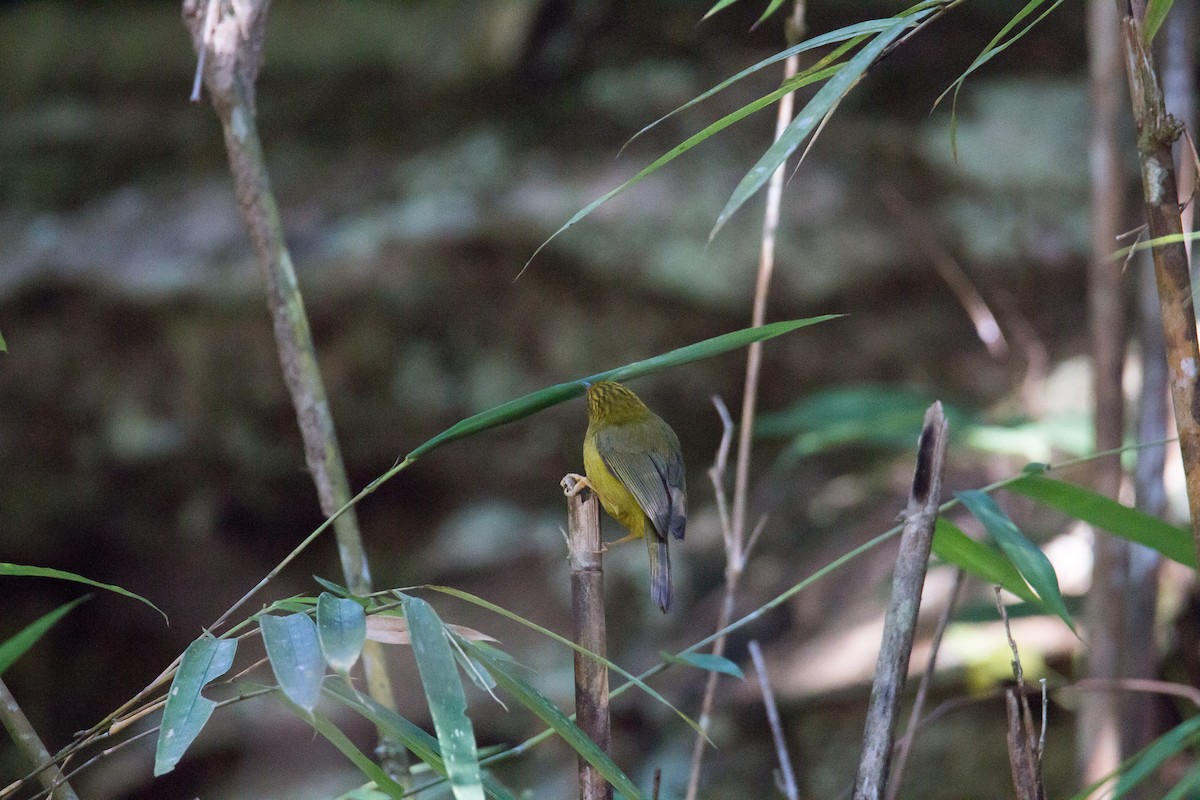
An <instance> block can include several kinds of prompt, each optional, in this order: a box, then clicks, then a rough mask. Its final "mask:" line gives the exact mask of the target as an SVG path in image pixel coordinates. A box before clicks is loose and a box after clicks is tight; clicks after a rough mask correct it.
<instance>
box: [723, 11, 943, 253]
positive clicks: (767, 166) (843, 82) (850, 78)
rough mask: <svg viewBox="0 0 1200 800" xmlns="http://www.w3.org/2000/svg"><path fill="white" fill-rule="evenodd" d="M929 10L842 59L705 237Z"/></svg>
mask: <svg viewBox="0 0 1200 800" xmlns="http://www.w3.org/2000/svg"><path fill="white" fill-rule="evenodd" d="M929 13H931V12H930V11H929V10H925V11H921V12H918V13H915V14H912V15H910V16H907V17H900V18H899V19H897V20H896V21H895V22H894V23H893V24H892V25H891V26H890V27H889V28H887V30H885V31H884V32H882V33H880V34H878V35H876V36H875V38H874V39H872V40H871V41H870V42H869V43H868V44H866V45H864V46H863V48H862V49H861V50H859V51H858V52H857V53H855V54H854V57H853V58H851V59H850V60H849V61H848V62H846V64H845V66H843V67H842V68H841V69H840V70H838V73H837V74H836V75H834V76H833V77H831V78H830V79H829V80H828V81H826V82H825V85H824V86H822V87H821V89H820V90H819V91H818V92H817V93H816V95H814V96H813V98H812V99H811V100H809V101H808V104H807V105H805V106H804V108H802V109H801V110H800V112H799V113H798V114H797V115H796V117H795V119H793V120H792V121H791V123H790V124H789V125H788V127H787V129H786V130H785V131H784V133H783V135H782V136H780V137H779V138H778V139H777V140H776V141H775V142H774V143H773V144H772V145H771V146H770V147H769V148H767V152H766V153H764V154H763V156H762V158H760V159H759V160H758V163H757V164H755V165H754V166H753V167H751V168H750V171H749V172H748V173H746V177H744V178H742V180H741V182H740V183H739V184H738V185H737V188H735V189H734V190H733V195H732V196H731V197H730V198H729V202H727V203H726V204H725V208H724V209H722V211H721V213H720V214H719V215H717V222H716V224H715V225H714V226H713V229H712V232H710V233H709V235H708V239H709V241H712V239H713V237H715V236H716V235H717V231H719V230H720V229H721V227H722V226H723V225H724V224H725V223H726V221H728V220H729V218H730V217H731V216H733V214H734V212H735V211H737V210H738V209H739V208H741V207H742V205H743V204H744V203H745V202H746V201H747V200H749V199H750V198H751V197H753V196H754V195H755V194H757V193H758V190H759V189H761V188H762V187H763V186H765V185H766V183H767V181H769V180H770V179H771V174H772V173H773V172H775V170H776V169H778V168H779V166H780V165H782V164H783V163H784V162H785V161H787V159H788V157H789V156H790V155H791V154H792V153H794V152H795V151H796V148H798V147H799V146H800V144H801V143H802V142H803V141H804V140H805V139H806V138H808V135H809V134H810V133H812V132H813V131H814V130H816V128H817V126H818V125H820V124H821V120H823V119H825V117H826V116H827V115H828V114H830V113H831V112H832V111H833V108H834V107H835V106H836V105H837V104H838V103H839V102H841V100H842V98H843V97H845V96H846V94H847V93H848V92H849V91H850V90H851V89H852V88H854V85H855V84H856V83H858V81H859V80H860V79H861V78H862V76H863V75H864V74H865V73H866V71H867V69H869V68H870V67H871V65H872V64H874V63H875V61H876V59H878V58H879V56H880V55H881V54H882V53H883V51H884V50H885V49H887V47H888V46H889V45H891V44H892V42H894V41H896V40H897V39H898V38H900V36H901V35H902V34H903V33H904V32H905V31H907V30H908V29H909V28H911V27H913V26H914V25H916V24H917V22H919V21H920V20H921V19H923V18H924V17H926V16H928V15H929Z"/></svg>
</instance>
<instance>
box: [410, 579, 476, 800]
mask: <svg viewBox="0 0 1200 800" xmlns="http://www.w3.org/2000/svg"><path fill="white" fill-rule="evenodd" d="M401 599H402V602H403V604H404V617H405V619H407V620H408V629H409V632H410V633H411V635H412V649H413V655H415V656H416V659H417V672H418V673H419V674H420V676H421V684H422V686H424V688H425V698H426V700H427V701H428V704H429V713H430V715H431V716H432V717H433V727H434V730H436V731H437V737H438V742H439V744H440V745H441V750H442V762H443V763H444V764H445V765H446V776H447V778H449V780H450V788H451V790H453V792H454V797H455V798H456V800H483V782H482V778H481V777H480V772H479V753H478V752H477V750H476V748H475V728H474V726H473V725H472V724H471V718H470V717H468V716H467V696H466V694H465V693H464V692H463V686H462V680H461V679H460V678H459V676H458V668H457V666H456V664H455V662H454V652H453V651H452V650H451V649H450V637H449V635H448V634H447V632H446V626H445V625H443V624H442V620H441V619H440V618H439V617H438V615H437V613H436V612H435V611H434V610H433V606H431V605H429V603H426V602H425V601H424V600H422V599H420V598H419V597H411V596H409V595H401Z"/></svg>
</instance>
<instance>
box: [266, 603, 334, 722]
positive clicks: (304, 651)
mask: <svg viewBox="0 0 1200 800" xmlns="http://www.w3.org/2000/svg"><path fill="white" fill-rule="evenodd" d="M258 624H259V627H260V628H262V638H263V644H264V645H266V648H267V658H268V659H270V661H271V670H272V671H273V672H274V673H275V680H277V681H279V688H281V689H283V693H284V694H286V695H287V696H288V699H289V700H291V701H292V702H293V703H295V704H296V705H298V706H300V708H303V709H304V710H305V711H312V710H313V709H314V708H316V706H317V700H318V698H320V696H321V681H322V679H324V677H325V660H324V659H323V658H322V656H321V644H320V641H319V640H318V638H317V626H316V625H315V624H314V623H313V621H312V618H311V617H309V616H308V614H289V615H287V616H286V617H276V616H272V615H270V614H267V615H265V616H262V617H260V618H259V620H258Z"/></svg>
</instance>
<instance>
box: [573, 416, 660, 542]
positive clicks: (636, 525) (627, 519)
mask: <svg viewBox="0 0 1200 800" xmlns="http://www.w3.org/2000/svg"><path fill="white" fill-rule="evenodd" d="M583 471H584V472H585V473H587V478H588V483H590V484H591V485H592V489H593V490H595V492H596V495H597V496H598V497H599V498H600V505H602V506H604V510H605V511H607V512H608V514H609V516H611V517H612V518H613V519H615V520H616V521H617V522H619V523H621V524H622V525H624V526H625V527H626V528H628V529H629V532H630V533H631V534H633V535H634V536H644V535H645V534H646V514H645V512H644V511H642V507H641V506H639V505H638V501H637V499H636V498H634V496H633V494H631V493H630V491H629V490H628V489H626V488H625V484H623V483H621V481H620V480H618V479H617V477H616V476H615V475H613V474H612V472H610V471H609V469H608V467H606V466H605V465H604V459H602V458H601V457H600V452H599V451H598V450H597V449H596V437H595V435H594V434H593V433H592V430H591V428H590V427H589V428H588V432H587V435H586V436H585V437H584V439H583Z"/></svg>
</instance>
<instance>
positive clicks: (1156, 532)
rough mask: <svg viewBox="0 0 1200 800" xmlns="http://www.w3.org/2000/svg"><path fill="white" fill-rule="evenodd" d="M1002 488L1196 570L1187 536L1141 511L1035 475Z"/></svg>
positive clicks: (1072, 485) (1191, 545)
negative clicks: (1141, 545)
mask: <svg viewBox="0 0 1200 800" xmlns="http://www.w3.org/2000/svg"><path fill="white" fill-rule="evenodd" d="M1004 488H1006V489H1008V490H1009V491H1010V492H1016V493H1017V494H1020V495H1024V496H1025V497H1028V498H1030V499H1031V500H1036V501H1037V502H1039V503H1041V504H1042V505H1046V506H1050V507H1051V508H1054V509H1057V510H1059V511H1061V512H1063V513H1064V514H1067V515H1069V516H1072V517H1074V518H1075V519H1079V520H1083V521H1084V522H1086V523H1087V524H1089V525H1091V526H1093V527H1095V528H1100V529H1101V530H1105V531H1108V532H1109V533H1111V534H1113V535H1115V536H1119V537H1121V538H1122V539H1127V540H1129V541H1131V542H1137V543H1138V544H1143V545H1145V546H1146V547H1149V548H1152V549H1154V550H1157V551H1158V552H1159V553H1161V554H1162V555H1164V556H1166V557H1167V558H1169V559H1171V560H1172V561H1177V562H1179V563H1180V564H1183V565H1184V566H1187V567H1192V568H1193V569H1194V568H1195V567H1196V551H1195V549H1194V547H1193V544H1192V536H1191V533H1190V532H1189V531H1187V530H1185V529H1183V528H1177V527H1175V526H1174V525H1170V524H1168V523H1166V522H1163V521H1162V520H1161V519H1159V518H1158V517H1154V516H1151V515H1150V514H1147V513H1145V512H1144V511H1139V510H1137V509H1136V508H1130V507H1129V506H1124V505H1121V504H1120V503H1118V502H1117V501H1115V500H1110V499H1109V498H1107V497H1104V496H1103V495H1099V494H1096V493H1095V492H1093V491H1091V490H1089V489H1085V488H1083V487H1082V486H1076V485H1074V484H1072V483H1065V482H1063V481H1059V480H1055V479H1053V478H1047V477H1045V476H1043V475H1037V474H1031V475H1027V476H1025V477H1022V478H1018V479H1017V480H1015V481H1013V482H1012V483H1009V484H1007V485H1006V486H1005V487H1004Z"/></svg>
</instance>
